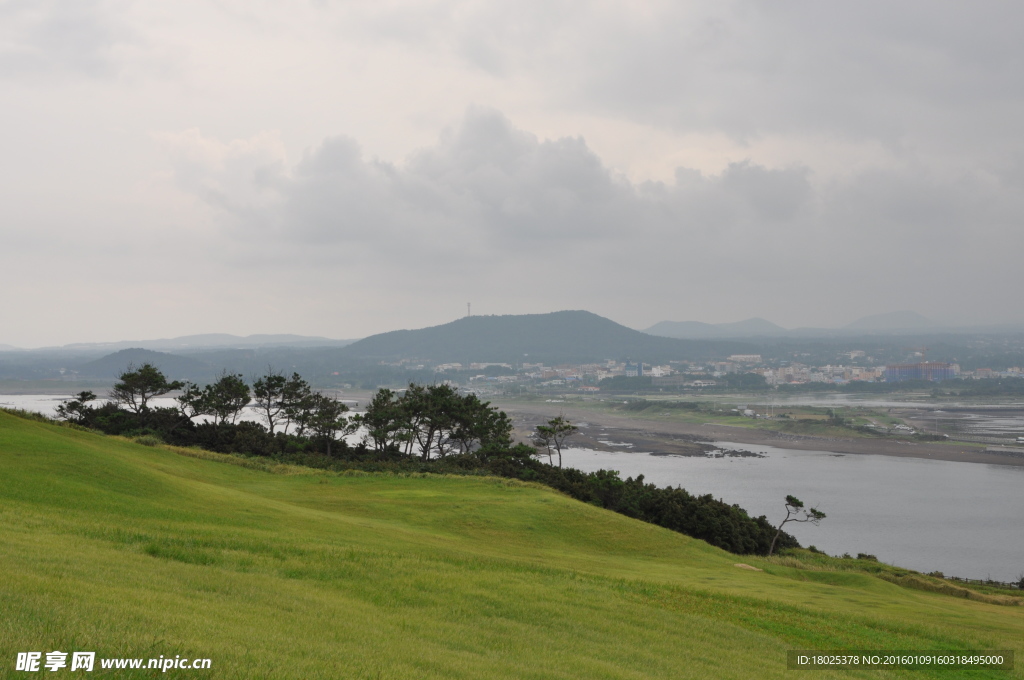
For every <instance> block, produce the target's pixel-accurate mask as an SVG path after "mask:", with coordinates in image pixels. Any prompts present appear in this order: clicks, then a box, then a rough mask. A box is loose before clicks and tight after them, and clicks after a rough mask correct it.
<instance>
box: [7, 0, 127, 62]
mask: <svg viewBox="0 0 1024 680" xmlns="http://www.w3.org/2000/svg"><path fill="white" fill-rule="evenodd" d="M0 26H2V28H0V36H2V41H0V44H2V45H3V47H2V48H0V75H2V76H7V77H23V76H31V77H39V76H41V75H44V76H51V75H62V74H74V75H77V74H84V75H87V76H90V77H107V76H111V75H114V74H116V72H117V69H118V65H117V60H116V59H115V58H114V57H113V52H114V50H116V49H117V47H118V46H119V45H123V44H126V43H129V42H131V41H133V40H134V39H135V37H134V34H133V33H132V32H131V31H130V30H129V29H128V28H127V27H126V26H125V25H124V24H122V23H121V22H120V21H118V20H117V18H116V14H115V10H114V8H113V7H111V6H110V3H107V2H102V1H101V0H82V1H80V2H79V1H77V0H76V2H70V3H69V2H59V1H58V0H48V1H43V2H30V1H27V0H17V1H14V2H6V3H4V4H2V5H0Z"/></svg>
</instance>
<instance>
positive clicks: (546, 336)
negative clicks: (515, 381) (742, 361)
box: [337, 311, 751, 364]
mask: <svg viewBox="0 0 1024 680" xmlns="http://www.w3.org/2000/svg"><path fill="white" fill-rule="evenodd" d="M750 350H751V348H750V347H749V346H747V345H744V344H741V343H735V342H709V341H697V340H679V339H676V338H665V337H657V336H653V335H648V334H647V333H641V332H640V331H635V330H633V329H631V328H626V327H625V326H622V325H619V324H617V323H615V322H614V321H611V320H609V319H605V318H604V317H601V316H598V315H596V314H592V313H590V312H585V311H564V312H553V313H551V314H521V315H506V316H468V317H464V318H462V319H458V320H457V321H452V322H451V323H447V324H444V325H441V326H432V327H430V328H421V329H418V330H402V331H391V332H389V333H381V334H379V335H372V336H370V337H368V338H363V339H362V340H359V341H358V342H354V343H352V344H351V345H348V346H347V347H344V348H342V349H340V350H338V351H337V356H339V357H346V358H360V359H393V358H418V359H426V360H433V361H440V362H460V363H469V362H474V361H480V362H484V361H494V362H499V361H501V362H508V363H516V364H518V363H523V362H548V363H559V362H589V361H604V360H606V359H617V360H622V359H627V358H628V359H631V360H633V361H645V362H663V361H669V360H671V359H706V358H710V357H724V356H728V355H729V354H735V353H738V352H742V351H750Z"/></svg>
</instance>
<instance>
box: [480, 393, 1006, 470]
mask: <svg viewBox="0 0 1024 680" xmlns="http://www.w3.org/2000/svg"><path fill="white" fill-rule="evenodd" d="M492 403H493V404H494V405H495V406H497V407H498V408H500V409H501V410H503V411H505V412H506V413H507V414H508V415H509V417H510V418H512V420H513V422H514V423H515V426H516V436H517V438H518V439H520V440H522V441H526V440H528V438H529V435H530V433H531V432H532V431H533V428H534V427H536V425H537V424H539V423H542V422H545V421H547V420H548V419H550V418H553V417H555V416H557V415H559V414H560V413H561V414H564V415H565V416H566V418H568V419H569V420H570V421H571V422H573V423H575V424H577V425H580V434H579V435H577V436H575V437H574V438H573V439H572V443H573V444H575V445H576V446H581V447H586V448H594V449H598V450H603V451H615V450H618V451H621V450H623V448H629V449H633V450H636V451H650V452H654V453H664V454H675V455H704V454H705V452H706V451H708V450H710V448H711V447H709V446H707V445H705V444H702V443H701V442H708V441H727V442H736V443H739V444H754V445H763V446H776V447H779V448H785V449H796V450H800V451H830V452H833V453H851V454H874V455H881V456H905V457H910V458H929V459H932V460H949V461H957V462H963V463H988V464H994V465H1015V466H1024V458H1016V457H1012V456H1001V455H999V454H995V453H987V452H986V451H985V450H984V449H975V448H972V447H967V446H958V445H956V444H955V443H935V444H930V443H926V442H911V441H899V440H895V439H872V438H849V439H847V438H838V437H815V436H808V435H794V434H787V433H782V432H775V431H772V430H759V429H751V428H746V427H735V426H731V425H715V424H711V423H708V424H703V425H702V424H697V423H673V422H665V421H660V420H659V421H654V420H645V419H642V418H636V417H632V416H630V415H626V414H620V413H615V412H612V411H603V410H597V409H589V408H578V407H577V408H574V407H573V406H572V404H568V403H545V402H523V401H503V400H495V401H493V402H492ZM608 442H612V443H611V444H609V443H608ZM623 444H626V445H629V444H631V445H632V446H628V447H623V446H622V445H623ZM616 445H618V446H616Z"/></svg>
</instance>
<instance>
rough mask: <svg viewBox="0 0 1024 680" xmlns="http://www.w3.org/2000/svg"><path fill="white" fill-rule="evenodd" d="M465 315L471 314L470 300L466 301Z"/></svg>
mask: <svg viewBox="0 0 1024 680" xmlns="http://www.w3.org/2000/svg"><path fill="white" fill-rule="evenodd" d="M466 316H473V307H472V303H470V302H467V303H466Z"/></svg>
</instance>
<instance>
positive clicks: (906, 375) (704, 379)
mask: <svg viewBox="0 0 1024 680" xmlns="http://www.w3.org/2000/svg"><path fill="white" fill-rule="evenodd" d="M848 354H849V356H850V359H851V360H856V359H861V360H862V361H861V362H860V363H863V360H864V359H865V358H867V359H868V360H870V357H865V353H864V352H862V351H852V352H849V353H848ZM409 368H416V369H426V368H429V366H427V365H423V364H417V365H409ZM433 369H434V371H435V373H439V374H445V373H451V374H459V377H460V378H462V379H463V380H464V379H465V378H464V377H463V376H464V375H465V374H466V373H467V372H468V373H473V372H474V371H480V373H477V374H475V375H471V376H470V377H469V382H470V383H472V384H474V386H476V387H480V386H482V385H485V384H495V385H508V384H522V383H528V384H531V385H533V386H535V387H540V388H545V387H550V388H559V389H563V390H564V389H573V390H576V391H579V392H600V391H601V389H602V383H603V381H607V380H609V379H613V378H620V377H621V378H650V386H651V387H652V388H697V389H701V388H712V387H716V386H719V385H720V384H721V383H722V382H723V381H725V380H727V379H728V377H729V376H735V375H742V374H753V375H757V376H760V377H762V378H763V379H764V381H765V384H766V385H768V386H772V387H774V386H778V385H801V384H808V383H830V384H837V385H841V384H845V383H849V382H854V381H864V382H901V381H905V380H931V381H940V380H950V379H956V378H959V379H975V380H981V379H994V378H1020V377H1024V368H1022V367H1019V366H1016V367H1011V368H1009V369H1006V370H1002V371H997V370H993V369H989V368H978V369H975V370H973V371H964V370H961V369H960V366H959V365H958V364H954V363H944V362H935V361H932V362H929V361H919V362H916V363H903V364H885V365H877V366H871V365H852V364H850V365H846V364H834V365H833V364H826V365H823V366H813V365H808V364H803V363H799V362H796V361H788V362H773V364H769V363H767V362H765V361H764V360H763V359H762V357H761V355H759V354H735V355H731V356H729V357H728V358H727V359H725V360H723V361H707V362H697V361H672V362H669V363H667V364H661V365H656V364H648V363H644V362H641V361H637V362H635V363H632V362H621V361H614V360H609V361H606V362H604V363H590V364H569V365H557V366H546V365H544V364H541V363H528V362H524V363H522V364H517V365H513V364H509V363H487V362H474V363H469V364H465V365H464V364H461V363H446V364H439V365H436V366H434V367H433ZM453 378H454V375H453ZM452 382H453V383H454V382H455V380H452ZM613 385H614V383H612V384H608V383H605V384H604V386H606V387H611V386H613Z"/></svg>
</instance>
